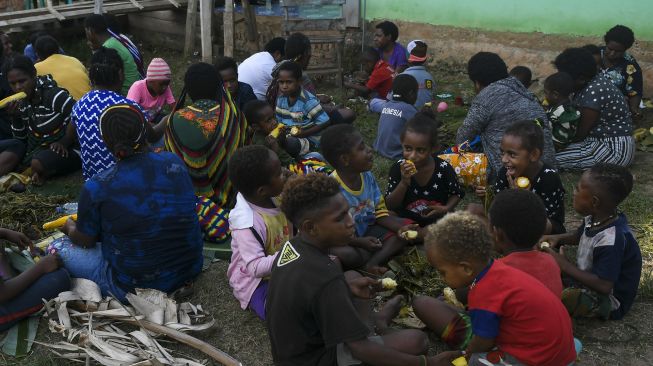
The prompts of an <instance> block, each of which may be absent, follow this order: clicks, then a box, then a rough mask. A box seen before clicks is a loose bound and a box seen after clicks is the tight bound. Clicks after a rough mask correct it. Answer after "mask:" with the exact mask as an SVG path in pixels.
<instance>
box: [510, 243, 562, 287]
mask: <svg viewBox="0 0 653 366" xmlns="http://www.w3.org/2000/svg"><path fill="white" fill-rule="evenodd" d="M499 261H501V262H503V263H504V264H507V265H509V266H510V267H514V268H517V269H519V270H521V271H524V272H526V273H528V274H529V275H531V276H533V277H535V278H536V279H538V280H540V282H542V284H544V286H546V287H548V288H549V290H551V291H553V294H555V295H556V296H558V297H561V296H562V278H561V277H560V267H559V266H558V263H556V261H555V259H553V257H552V256H550V255H548V254H547V253H544V252H540V251H537V250H529V251H527V252H513V253H510V254H508V255H507V256H505V257H503V258H501V259H499Z"/></svg>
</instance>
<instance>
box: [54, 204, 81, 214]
mask: <svg viewBox="0 0 653 366" xmlns="http://www.w3.org/2000/svg"><path fill="white" fill-rule="evenodd" d="M57 213H58V214H62V215H72V214H76V213H77V202H68V203H66V204H64V205H62V206H59V207H57Z"/></svg>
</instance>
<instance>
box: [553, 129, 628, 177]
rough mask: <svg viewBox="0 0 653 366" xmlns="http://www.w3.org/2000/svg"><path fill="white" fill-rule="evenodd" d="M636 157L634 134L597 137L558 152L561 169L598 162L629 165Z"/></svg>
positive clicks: (592, 164)
mask: <svg viewBox="0 0 653 366" xmlns="http://www.w3.org/2000/svg"><path fill="white" fill-rule="evenodd" d="M634 157H635V139H634V138H633V137H632V136H617V137H604V138H595V137H588V138H586V139H585V140H583V141H581V142H575V143H572V144H570V145H568V146H567V147H566V148H565V149H564V150H561V151H559V152H558V153H557V154H556V160H557V161H558V166H559V167H560V168H561V169H570V170H580V169H586V168H590V167H592V166H594V165H595V164H597V163H611V164H617V165H621V166H629V165H630V164H631V163H632V162H633V158H634Z"/></svg>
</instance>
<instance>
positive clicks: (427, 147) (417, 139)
mask: <svg viewBox="0 0 653 366" xmlns="http://www.w3.org/2000/svg"><path fill="white" fill-rule="evenodd" d="M401 147H402V148H403V154H404V159H408V160H410V161H412V162H413V163H415V166H417V167H420V166H424V165H425V164H427V163H428V162H429V161H430V159H432V157H431V154H432V153H433V150H434V149H433V147H432V146H431V139H430V138H429V136H427V135H424V134H421V133H416V132H413V131H410V130H408V131H406V133H405V134H404V138H403V139H402V140H401Z"/></svg>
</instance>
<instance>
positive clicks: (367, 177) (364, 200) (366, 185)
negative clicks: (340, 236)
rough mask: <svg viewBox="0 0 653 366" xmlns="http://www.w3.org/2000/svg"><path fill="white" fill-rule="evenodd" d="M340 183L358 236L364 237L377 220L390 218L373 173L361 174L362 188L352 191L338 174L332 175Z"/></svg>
mask: <svg viewBox="0 0 653 366" xmlns="http://www.w3.org/2000/svg"><path fill="white" fill-rule="evenodd" d="M331 176H332V177H334V178H335V179H336V180H337V181H338V183H340V192H342V195H343V196H345V198H346V199H347V202H348V203H349V207H350V208H349V214H350V215H351V217H352V218H353V219H354V225H355V227H356V236H364V235H365V233H366V232H367V229H368V228H369V227H370V225H374V223H375V222H376V220H377V219H380V218H382V217H385V216H388V215H389V212H388V209H387V208H386V206H385V199H384V198H383V195H382V194H381V189H380V188H379V185H378V184H377V183H376V179H374V174H372V172H365V173H361V181H362V183H361V186H360V187H358V189H351V188H350V187H347V185H345V183H344V182H343V181H342V180H340V177H339V176H338V172H333V173H332V174H331Z"/></svg>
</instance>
